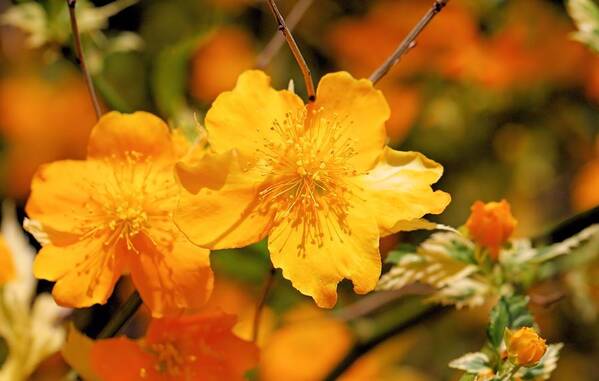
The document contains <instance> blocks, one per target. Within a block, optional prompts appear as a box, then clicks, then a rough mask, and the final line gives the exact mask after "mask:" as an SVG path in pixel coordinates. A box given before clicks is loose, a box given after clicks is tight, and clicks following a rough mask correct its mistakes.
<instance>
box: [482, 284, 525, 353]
mask: <svg viewBox="0 0 599 381" xmlns="http://www.w3.org/2000/svg"><path fill="white" fill-rule="evenodd" d="M533 325H534V318H533V317H532V315H531V313H530V311H529V310H528V297H526V296H522V295H512V296H503V297H501V299H499V302H497V305H495V307H493V310H491V315H490V321H489V327H488V328H487V336H488V338H489V342H490V343H491V344H492V345H493V347H494V348H495V349H499V346H500V345H501V342H502V341H503V335H504V333H505V330H506V328H509V329H518V328H522V327H532V326H533Z"/></svg>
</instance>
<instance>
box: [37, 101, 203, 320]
mask: <svg viewBox="0 0 599 381" xmlns="http://www.w3.org/2000/svg"><path fill="white" fill-rule="evenodd" d="M175 152H176V147H175V144H174V143H173V141H172V137H171V134H170V132H169V129H168V126H167V125H166V124H165V123H164V122H163V121H162V120H160V119H159V118H157V117H156V116H154V115H152V114H148V113H144V112H138V113H134V114H127V115H126V114H120V113H116V112H112V113H109V114H107V115H105V116H103V117H102V118H101V119H100V121H99V122H98V124H97V125H96V126H95V127H94V129H93V131H92V133H91V136H90V139H89V145H88V154H87V159H86V160H84V161H73V160H70V161H58V162H54V163H51V164H46V165H43V166H42V167H40V169H39V170H38V172H37V173H36V175H35V177H34V179H33V183H32V190H31V196H30V198H29V200H28V202H27V207H26V211H27V214H28V215H29V217H30V218H31V219H32V220H34V221H37V222H38V223H39V224H41V226H42V228H43V230H44V232H45V233H47V235H48V238H49V240H50V243H48V244H46V245H44V246H43V248H42V249H41V251H40V252H39V254H38V256H37V257H36V259H35V265H34V274H35V275H36V276H37V277H38V278H43V279H48V280H53V281H56V284H55V286H54V289H53V295H54V298H55V299H56V300H57V302H58V303H59V304H62V305H66V306H72V307H86V306H90V305H92V304H94V303H105V302H106V300H107V299H108V297H109V296H110V295H111V293H112V290H113V288H114V285H115V283H116V281H117V280H118V278H119V277H120V275H121V274H123V273H125V272H130V273H131V277H132V280H133V283H134V284H135V286H136V287H137V288H138V290H139V292H140V294H141V297H142V299H143V300H144V302H145V303H146V304H147V305H148V307H150V309H151V310H152V313H153V315H154V316H155V317H160V316H162V315H163V314H170V313H177V312H180V311H181V310H182V309H195V308H198V307H200V306H202V305H203V304H204V303H205V302H206V300H207V299H208V297H209V295H210V292H211V290H212V271H211V270H210V264H209V252H208V250H206V249H201V248H198V247H196V246H194V245H192V244H191V243H190V242H189V241H188V240H187V239H186V238H185V237H184V236H183V234H182V233H181V232H180V231H179V230H178V229H177V228H176V227H175V225H174V224H173V223H172V219H171V218H172V213H173V211H174V209H175V207H176V205H177V193H178V188H177V185H176V182H175V179H174V176H173V168H174V164H175V162H176V160H177V159H178V158H179V157H178V156H177V155H176V154H175Z"/></svg>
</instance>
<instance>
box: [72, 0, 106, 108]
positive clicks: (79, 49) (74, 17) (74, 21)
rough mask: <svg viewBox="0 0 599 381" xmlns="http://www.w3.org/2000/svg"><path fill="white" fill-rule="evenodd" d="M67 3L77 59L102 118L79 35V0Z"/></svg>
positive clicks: (95, 106)
mask: <svg viewBox="0 0 599 381" xmlns="http://www.w3.org/2000/svg"><path fill="white" fill-rule="evenodd" d="M66 1H67V5H68V7H69V16H70V18H71V30H72V31H73V40H74V42H75V51H76V52H77V60H78V61H79V66H80V67H81V71H82V72H83V75H84V76H85V82H86V84H87V90H88V91H89V95H90V97H91V100H92V103H93V105H94V110H95V112H96V117H97V118H98V119H100V117H101V116H102V109H101V108H100V102H98V97H97V95H96V90H95V89H94V83H93V81H92V77H91V74H90V73H89V70H88V69H87V65H86V63H85V57H84V55H83V48H82V47H81V36H80V35H79V25H78V24H77V15H76V12H75V6H76V5H77V0H66Z"/></svg>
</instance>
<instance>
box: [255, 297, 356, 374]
mask: <svg viewBox="0 0 599 381" xmlns="http://www.w3.org/2000/svg"><path fill="white" fill-rule="evenodd" d="M353 341H354V339H353V337H352V334H351V331H350V330H349V328H348V327H347V325H346V324H345V323H344V322H342V321H340V320H338V319H336V318H335V317H333V316H331V315H330V314H327V313H325V312H324V311H322V310H318V309H316V308H314V307H312V306H308V305H303V306H299V307H296V309H295V310H293V311H291V312H289V313H288V314H287V316H286V323H285V324H284V325H283V327H281V328H279V329H278V330H276V331H275V332H274V333H273V334H272V335H271V336H270V337H269V338H268V340H267V341H266V344H265V346H264V348H263V349H262V354H261V357H260V368H259V370H260V379H261V380H264V381H276V380H288V381H316V380H322V379H323V378H324V377H325V376H326V375H327V374H328V372H330V371H331V369H333V367H334V366H335V365H336V364H337V363H338V362H339V361H341V359H342V358H343V356H344V355H345V354H346V353H347V351H349V349H350V348H351V345H352V343H353Z"/></svg>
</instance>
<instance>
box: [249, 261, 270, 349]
mask: <svg viewBox="0 0 599 381" xmlns="http://www.w3.org/2000/svg"><path fill="white" fill-rule="evenodd" d="M275 273H276V270H275V268H274V267H273V266H272V265H271V266H270V270H269V272H268V275H266V280H265V281H264V287H263V288H262V295H260V299H258V304H256V311H255V312H254V323H253V329H252V341H253V342H254V343H255V342H256V341H257V340H258V334H259V333H260V320H261V319H262V310H263V309H264V306H265V305H266V298H267V297H268V293H269V292H270V289H271V288H272V284H273V283H274V280H275Z"/></svg>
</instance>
